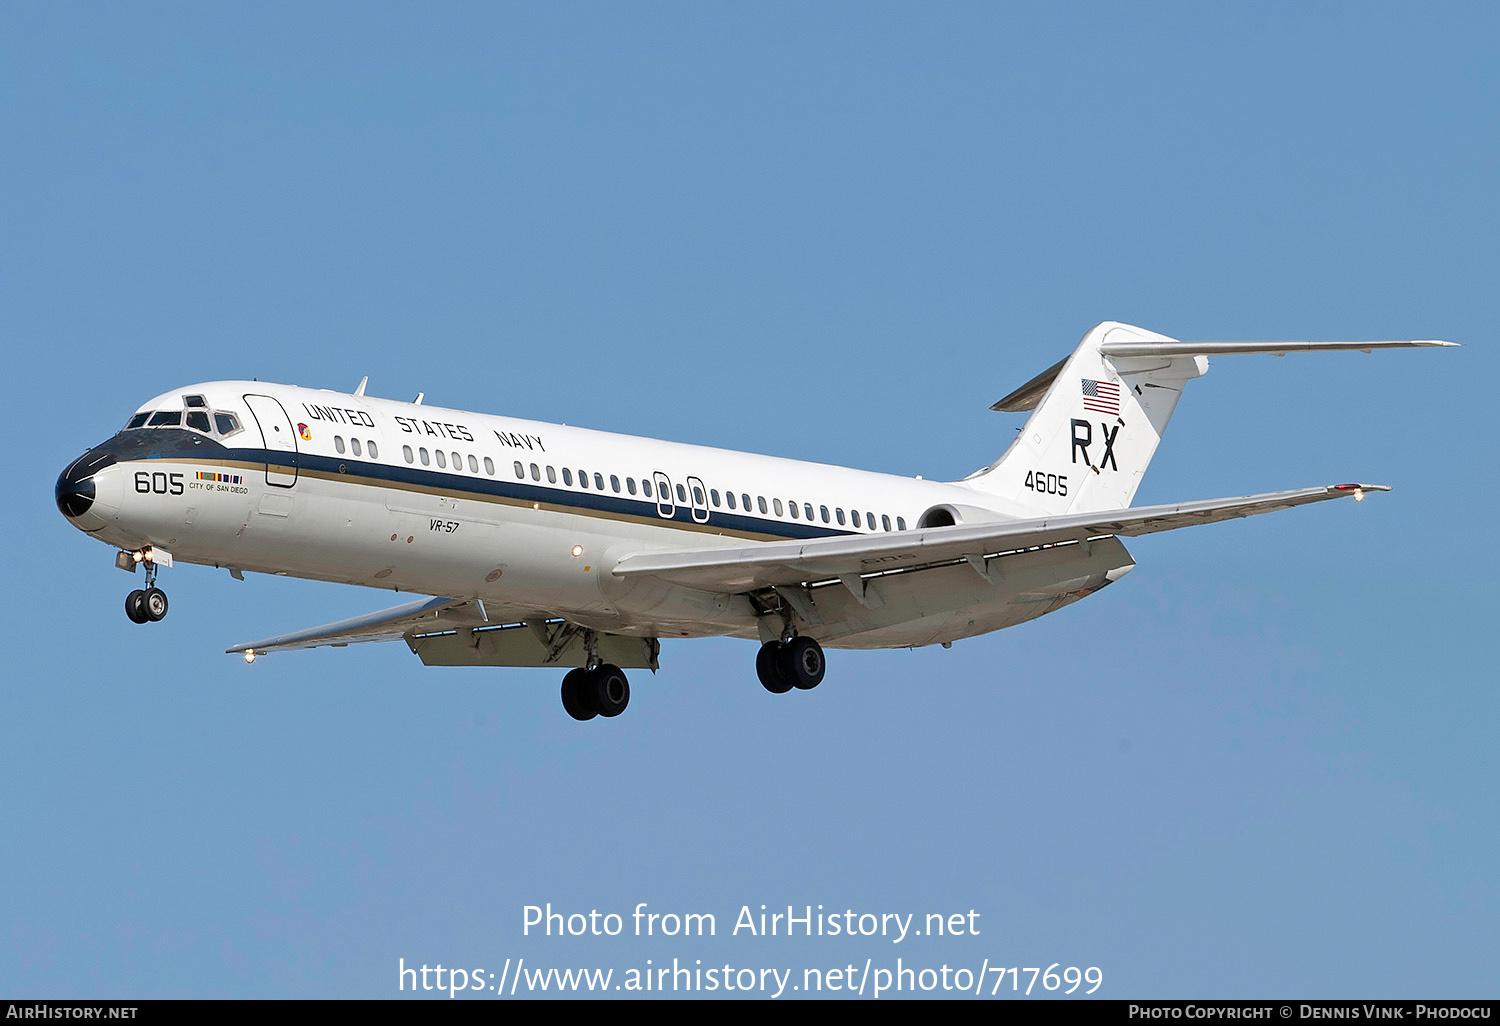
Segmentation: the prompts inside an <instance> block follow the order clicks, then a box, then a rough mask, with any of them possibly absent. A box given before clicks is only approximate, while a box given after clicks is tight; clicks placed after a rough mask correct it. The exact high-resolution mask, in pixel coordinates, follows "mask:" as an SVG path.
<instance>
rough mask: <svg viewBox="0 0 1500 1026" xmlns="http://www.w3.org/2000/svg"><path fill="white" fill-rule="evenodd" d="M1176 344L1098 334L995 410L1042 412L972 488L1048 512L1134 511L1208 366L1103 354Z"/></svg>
mask: <svg viewBox="0 0 1500 1026" xmlns="http://www.w3.org/2000/svg"><path fill="white" fill-rule="evenodd" d="M1175 342H1176V340H1175V339H1171V338H1168V337H1167V336H1165V335H1158V334H1156V333H1155V332H1152V331H1146V330H1145V329H1143V328H1136V327H1132V326H1131V325H1128V324H1120V323H1118V322H1116V321H1105V322H1104V323H1103V324H1100V325H1098V326H1096V327H1094V328H1093V329H1092V330H1090V331H1089V333H1088V334H1087V335H1085V336H1084V337H1083V341H1082V342H1080V343H1079V344H1078V348H1077V349H1075V350H1074V351H1073V355H1072V356H1070V357H1068V358H1067V359H1066V360H1064V361H1062V362H1061V363H1059V364H1057V365H1055V366H1053V367H1051V368H1048V370H1046V371H1044V372H1043V373H1042V374H1040V375H1038V376H1037V377H1036V378H1033V379H1032V380H1031V381H1030V382H1028V383H1027V384H1025V385H1023V386H1021V387H1020V388H1019V389H1017V390H1016V391H1014V392H1012V393H1011V394H1010V395H1008V396H1006V397H1005V398H1004V399H1002V400H1000V401H999V402H998V403H996V404H995V405H994V406H993V407H992V408H993V409H996V410H1003V411H1012V412H1014V411H1024V410H1032V411H1033V412H1032V414H1031V417H1030V419H1028V420H1027V421H1026V426H1025V427H1024V428H1022V429H1021V431H1020V432H1019V433H1018V434H1017V435H1016V438H1015V441H1013V442H1012V443H1011V445H1010V448H1009V449H1007V450H1006V451H1005V454H1004V455H1003V456H1001V457H1000V458H999V459H998V460H996V461H995V462H994V463H992V464H991V465H990V466H988V467H986V468H985V469H984V470H981V471H979V472H978V473H976V474H972V475H970V476H969V477H967V478H965V479H964V483H965V484H967V485H969V486H970V487H971V488H973V489H974V490H975V491H979V492H983V493H985V494H987V495H994V496H998V497H1001V498H1004V499H1007V500H1009V501H1011V502H1015V503H1019V504H1021V505H1023V506H1029V507H1032V508H1035V509H1039V510H1042V511H1043V512H1045V513H1056V514H1062V513H1092V512H1096V511H1098V510H1107V509H1123V508H1125V507H1126V506H1129V505H1130V502H1131V500H1132V499H1133V498H1134V497H1135V491H1136V489H1137V488H1138V487H1140V483H1141V478H1142V476H1143V475H1144V474H1145V473H1146V467H1147V466H1149V465H1150V463H1151V457H1152V456H1153V455H1154V454H1155V453H1156V446H1157V444H1158V443H1159V442H1160V441H1161V437H1162V434H1163V433H1165V431H1166V429H1167V421H1168V420H1170V419H1171V417H1172V411H1173V410H1174V409H1176V408H1177V400H1178V398H1180V397H1181V395H1182V389H1183V386H1184V385H1185V384H1186V383H1187V381H1188V380H1189V379H1191V378H1196V377H1199V376H1200V375H1202V374H1203V373H1205V372H1206V371H1207V370H1208V360H1207V358H1206V357H1204V356H1201V355H1194V354H1186V355H1160V356H1106V355H1104V354H1103V353H1102V352H1101V351H1100V347H1101V346H1104V345H1106V344H1111V345H1120V344H1123V343H1131V344H1136V345H1139V344H1150V343H1169V344H1170V343H1175Z"/></svg>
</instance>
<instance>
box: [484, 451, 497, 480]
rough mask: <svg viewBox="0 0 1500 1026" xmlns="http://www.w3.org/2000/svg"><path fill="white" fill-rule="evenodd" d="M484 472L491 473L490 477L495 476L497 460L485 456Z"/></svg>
mask: <svg viewBox="0 0 1500 1026" xmlns="http://www.w3.org/2000/svg"><path fill="white" fill-rule="evenodd" d="M484 472H485V473H486V474H488V475H490V477H494V476H495V461H494V460H492V459H490V458H489V457H488V456H486V457H485V458H484Z"/></svg>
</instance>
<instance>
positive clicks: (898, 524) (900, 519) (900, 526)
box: [896, 517, 906, 531]
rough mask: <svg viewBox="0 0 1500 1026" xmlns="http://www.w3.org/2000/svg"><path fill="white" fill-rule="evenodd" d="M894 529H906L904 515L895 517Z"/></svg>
mask: <svg viewBox="0 0 1500 1026" xmlns="http://www.w3.org/2000/svg"><path fill="white" fill-rule="evenodd" d="M896 530H898V531H904V530H906V518H905V517H897V518H896Z"/></svg>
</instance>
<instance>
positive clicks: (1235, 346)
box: [1099, 339, 1458, 356]
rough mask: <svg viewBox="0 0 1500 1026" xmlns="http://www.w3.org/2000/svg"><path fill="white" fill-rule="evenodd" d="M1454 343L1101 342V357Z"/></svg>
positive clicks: (1277, 352) (1282, 352)
mask: <svg viewBox="0 0 1500 1026" xmlns="http://www.w3.org/2000/svg"><path fill="white" fill-rule="evenodd" d="M1457 345H1458V343H1457V342H1443V341H1441V340H1440V339H1415V340H1410V341H1380V342H1178V341H1172V342H1102V343H1100V345H1099V354H1100V355H1101V356H1229V355H1231V354H1238V353H1272V354H1274V355H1276V356H1285V355H1286V354H1287V353H1313V352H1337V351H1340V350H1348V349H1354V350H1358V351H1359V352H1361V353H1368V352H1370V351H1371V350H1372V349H1419V348H1423V347H1429V346H1443V347H1456V346H1457Z"/></svg>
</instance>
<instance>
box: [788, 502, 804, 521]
mask: <svg viewBox="0 0 1500 1026" xmlns="http://www.w3.org/2000/svg"><path fill="white" fill-rule="evenodd" d="M786 511H787V512H788V513H790V514H791V515H792V519H793V520H796V519H797V518H798V517H799V516H801V515H802V514H800V513H798V512H797V503H796V502H794V501H788V502H787V504H786Z"/></svg>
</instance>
